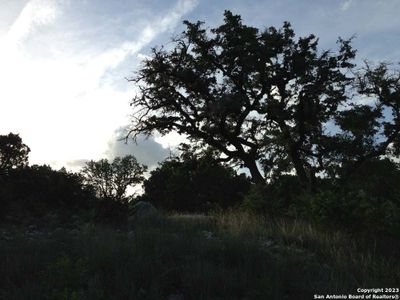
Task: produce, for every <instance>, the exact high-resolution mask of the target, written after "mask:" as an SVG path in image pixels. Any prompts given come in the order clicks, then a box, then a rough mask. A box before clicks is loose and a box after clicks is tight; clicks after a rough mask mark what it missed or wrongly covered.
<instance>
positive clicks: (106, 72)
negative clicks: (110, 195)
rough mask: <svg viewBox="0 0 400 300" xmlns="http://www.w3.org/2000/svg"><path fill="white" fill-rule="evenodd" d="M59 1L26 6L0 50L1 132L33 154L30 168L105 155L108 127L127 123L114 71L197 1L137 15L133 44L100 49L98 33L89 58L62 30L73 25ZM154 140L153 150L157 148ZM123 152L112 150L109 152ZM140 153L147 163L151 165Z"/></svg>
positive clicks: (126, 97)
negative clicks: (160, 13) (156, 13)
mask: <svg viewBox="0 0 400 300" xmlns="http://www.w3.org/2000/svg"><path fill="white" fill-rule="evenodd" d="M66 3H68V1H60V0H58V1H51V0H31V1H29V2H28V3H27V4H26V5H25V6H24V8H23V9H22V11H21V12H20V14H19V16H18V17H17V18H16V19H15V21H14V23H13V24H12V25H11V27H10V29H9V31H8V33H7V34H6V37H5V38H3V40H2V41H1V44H2V45H1V47H0V65H1V66H2V67H1V69H0V82H2V88H1V89H0V106H1V107H2V109H1V110H0V130H1V131H5V133H8V132H10V131H13V132H20V133H21V135H22V136H23V137H24V141H25V142H26V143H27V144H28V145H29V146H30V147H31V149H32V152H31V155H30V162H31V163H37V164H41V163H49V162H51V164H52V165H54V166H56V165H57V167H58V166H60V164H61V165H63V164H64V165H66V164H70V165H71V164H72V165H73V164H74V163H75V162H76V161H77V160H81V159H94V160H98V159H100V158H101V157H102V156H103V155H104V152H105V151H106V150H107V147H108V144H107V143H108V141H109V140H110V137H112V136H113V134H114V130H115V128H117V127H119V126H121V125H122V124H126V123H127V121H128V114H129V113H130V112H131V108H130V106H129V101H130V99H131V98H132V95H133V92H134V91H132V90H130V91H128V90H127V88H125V89H120V88H118V84H119V85H121V86H122V85H123V84H124V86H127V85H128V84H127V82H126V80H125V79H124V77H125V74H124V73H122V72H120V70H119V69H117V68H118V67H119V66H120V65H122V64H123V63H125V62H126V61H127V60H128V59H129V60H130V59H133V60H137V54H138V53H139V51H140V50H141V49H142V48H143V47H145V46H146V45H147V44H149V43H150V42H152V41H153V40H154V39H155V38H157V37H158V36H159V35H160V34H161V33H163V32H165V31H168V30H173V28H175V26H176V25H177V24H178V22H179V21H180V18H182V16H183V15H184V14H186V13H188V12H189V11H190V10H191V9H193V8H194V7H195V6H196V4H197V1H193V0H180V1H178V2H176V4H175V5H174V6H173V7H172V8H171V9H170V10H168V11H167V13H166V14H164V16H162V17H160V18H156V17H155V18H154V19H153V20H148V19H146V20H142V19H140V16H138V22H137V23H138V24H140V25H141V28H142V30H139V31H138V32H140V33H139V34H138V35H137V36H136V37H135V38H134V39H133V40H125V41H124V40H122V41H121V42H120V43H118V46H116V47H112V48H106V49H103V46H104V45H103V44H102V39H101V37H100V36H98V37H97V38H98V40H96V39H95V40H94V41H91V43H92V42H93V43H92V45H94V46H93V48H90V49H92V50H91V51H93V53H88V52H87V50H86V49H87V48H86V47H83V48H82V44H80V43H76V40H75V37H76V36H78V37H79V34H80V32H75V31H68V29H70V27H68V26H67V25H66V24H65V23H63V22H66V21H73V19H68V18H67V17H66V16H67V13H66V12H65V10H66ZM74 9H77V8H76V7H74ZM70 15H71V17H72V14H70ZM59 16H64V19H63V18H58V17H59ZM65 18H66V19H65ZM105 20H106V22H107V20H108V19H107V18H106V17H105ZM139 21H140V22H139ZM110 22H111V21H110ZM130 22H132V21H130ZM50 25H51V26H50ZM53 25H54V26H53ZM111 25H112V24H111ZM111 25H110V26H111ZM87 26H89V27H90V26H96V24H91V23H90V22H89V23H88V24H87ZM39 29H40V30H39ZM66 29H67V30H66ZM90 29H91V28H89V30H90ZM65 30H66V31H65ZM82 30H87V28H84V29H82ZM116 35H118V32H116ZM71 37H72V38H71ZM96 43H98V44H96ZM3 46H5V47H3ZM82 52H83V54H82ZM43 53H46V55H43ZM47 53H49V54H50V55H47ZM130 65H131V62H130ZM153 143H154V144H152V147H153V148H154V147H156V146H157V145H158V144H156V143H155V142H154V141H153ZM122 144H123V143H122ZM120 148H121V149H120ZM122 148H124V147H123V146H122V145H121V146H118V147H117V146H116V148H115V151H123V150H122ZM118 149H120V150H118ZM139 149H142V148H139ZM138 151H140V150H138ZM157 153H158V152H156V153H153V154H154V155H155V157H158V156H157V155H158V154H157ZM144 155H145V153H143V154H142V157H143V159H144V160H145V161H146V162H147V163H153V160H152V159H151V158H150V157H147V158H146V157H144ZM56 162H58V163H56ZM72 165H71V167H73V166H72Z"/></svg>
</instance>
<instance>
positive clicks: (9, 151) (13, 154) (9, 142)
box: [0, 133, 30, 173]
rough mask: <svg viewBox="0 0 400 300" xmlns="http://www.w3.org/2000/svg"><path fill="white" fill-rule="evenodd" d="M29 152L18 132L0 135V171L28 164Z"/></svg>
mask: <svg viewBox="0 0 400 300" xmlns="http://www.w3.org/2000/svg"><path fill="white" fill-rule="evenodd" d="M29 152H30V149H29V147H28V146H27V145H25V144H24V143H23V142H22V139H21V138H20V136H19V135H18V134H14V133H9V134H8V135H0V173H3V172H8V171H9V170H11V169H16V168H19V167H24V166H26V165H28V154H29Z"/></svg>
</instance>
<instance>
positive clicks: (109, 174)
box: [82, 155, 147, 202]
mask: <svg viewBox="0 0 400 300" xmlns="http://www.w3.org/2000/svg"><path fill="white" fill-rule="evenodd" d="M146 169H147V167H146V166H145V165H141V164H139V163H138V162H137V160H136V158H135V157H134V156H132V155H127V156H124V157H122V158H121V157H116V158H115V159H114V160H113V161H112V163H110V162H109V161H108V160H107V159H101V160H99V161H93V160H92V161H89V162H88V163H87V164H86V166H85V167H84V168H83V170H82V175H83V176H84V178H85V181H86V183H87V184H89V185H92V186H93V187H94V189H95V190H96V193H97V195H98V196H99V197H100V198H103V199H113V200H115V201H118V202H125V201H126V200H127V198H126V192H127V188H128V187H129V186H133V185H135V184H138V183H140V182H142V181H143V180H144V177H143V173H144V172H145V171H146Z"/></svg>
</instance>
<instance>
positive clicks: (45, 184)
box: [0, 165, 95, 222]
mask: <svg viewBox="0 0 400 300" xmlns="http://www.w3.org/2000/svg"><path fill="white" fill-rule="evenodd" d="M94 205H95V196H94V193H93V190H92V189H91V188H89V187H86V186H84V184H83V182H82V178H81V176H79V175H77V174H74V173H69V172H67V171H65V170H60V171H56V170H53V169H51V168H50V167H49V166H45V165H44V166H38V165H33V166H30V167H28V166H26V167H24V168H21V169H17V170H12V171H10V172H9V174H8V176H7V177H5V178H3V180H2V181H1V182H0V206H1V208H2V209H1V217H6V216H8V217H11V221H13V222H29V220H30V219H31V218H41V217H43V216H45V215H47V214H48V213H50V212H57V213H58V214H59V216H60V217H61V219H64V218H69V217H70V216H71V215H73V214H80V213H82V212H87V211H88V210H90V209H91V208H92V207H94ZM24 218H25V220H24Z"/></svg>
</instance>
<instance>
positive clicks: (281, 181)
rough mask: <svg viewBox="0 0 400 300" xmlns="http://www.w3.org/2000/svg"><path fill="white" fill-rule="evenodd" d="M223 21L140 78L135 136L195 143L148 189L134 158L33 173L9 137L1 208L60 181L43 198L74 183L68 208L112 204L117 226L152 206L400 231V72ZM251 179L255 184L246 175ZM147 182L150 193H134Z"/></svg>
mask: <svg viewBox="0 0 400 300" xmlns="http://www.w3.org/2000/svg"><path fill="white" fill-rule="evenodd" d="M224 17H225V18H224V22H223V24H222V25H220V26H218V27H215V28H207V27H205V26H204V23H203V22H195V23H192V22H189V21H185V22H184V24H185V25H186V29H185V30H184V31H183V32H182V34H181V35H179V36H178V37H175V38H174V39H173V40H172V44H171V45H172V46H171V47H168V49H166V48H163V47H159V48H153V49H152V55H151V56H149V58H147V59H145V60H144V61H143V62H142V65H141V67H140V68H139V70H138V71H137V73H136V76H135V77H134V78H132V79H131V81H132V82H134V83H135V84H136V86H137V87H138V88H139V93H138V94H137V95H136V96H135V97H134V98H133V100H132V103H131V105H132V107H133V109H134V114H133V117H132V118H133V119H132V124H131V127H130V131H129V134H128V137H130V136H132V137H133V138H134V139H135V138H136V137H137V136H138V135H141V134H145V135H151V134H153V133H155V132H157V133H160V134H167V133H170V132H178V133H180V134H184V135H185V136H187V137H188V139H189V142H190V145H182V146H181V148H180V150H179V153H178V155H176V156H175V157H170V158H169V159H167V160H166V161H164V162H162V163H160V165H159V166H158V167H157V168H156V169H155V170H153V171H151V172H150V174H149V177H148V178H147V179H145V178H144V176H143V174H144V173H145V172H146V170H147V168H146V166H143V165H141V164H139V163H138V162H137V161H136V159H135V157H134V156H127V157H123V158H116V159H114V161H112V162H109V161H107V160H104V159H103V160H100V161H90V162H88V163H87V164H86V166H85V167H84V168H83V169H82V171H81V172H80V173H79V174H71V173H68V172H66V171H65V170H61V171H54V170H51V169H50V168H49V167H45V166H32V167H29V166H28V165H27V161H28V160H27V155H28V153H29V147H28V146H26V145H24V144H23V143H22V141H21V139H20V138H19V136H18V135H14V134H11V133H10V134H9V135H8V136H1V139H0V147H1V149H2V150H1V151H2V152H4V153H0V167H1V168H0V171H1V173H0V174H1V179H0V180H1V184H2V185H1V186H2V191H1V193H2V194H1V195H2V196H1V197H2V198H1V199H2V201H3V202H7V201H6V200H4V199H6V198H7V197H10V196H9V195H10V194H12V193H19V192H20V190H22V189H20V188H15V191H13V192H10V190H7V188H4V186H6V185H5V182H7V180H8V182H9V183H10V182H11V181H10V178H17V177H18V176H19V175H18V176H17V175H16V174H18V172H28V171H27V170H29V172H30V173H29V174H30V175H29V176H33V177H35V176H37V175H38V174H42V175H43V174H46V176H44V175H43V177H44V178H47V179H48V178H53V179H54V178H56V177H57V176H58V177H59V179H58V180H55V182H57V184H60V185H61V186H58V187H57V188H53V187H54V186H57V185H56V184H55V182H53V181H51V182H47V183H46V184H48V188H46V189H42V191H43V190H46V191H50V190H54V189H58V188H59V189H63V188H66V186H65V187H64V186H62V184H66V185H69V184H70V183H73V184H75V187H76V188H77V189H78V190H79V192H76V191H75V192H73V193H72V192H71V193H72V194H68V195H70V196H68V197H67V198H68V199H75V198H74V197H78V198H79V199H86V200H79V201H82V203H84V202H85V201H87V200H88V199H97V200H99V199H102V200H103V202H101V203H103V204H102V205H103V206H104V207H103V208H104V209H103V213H104V214H105V215H106V214H107V211H112V209H111V206H112V205H114V204H115V203H118V204H119V205H120V206H121V207H127V206H129V203H132V200H135V201H137V200H145V201H149V202H152V203H153V204H154V205H156V206H157V207H159V208H161V209H166V210H175V211H187V212H193V211H202V212H207V211H210V210H215V209H226V208H229V207H237V208H243V209H250V210H254V211H256V212H263V213H266V214H269V215H272V216H273V215H281V216H282V215H283V216H290V217H302V218H311V219H313V220H317V221H321V222H326V221H328V222H336V223H338V224H342V225H343V224H344V225H345V226H349V227H352V228H356V227H358V226H359V227H363V228H365V227H368V228H372V229H378V230H389V231H390V232H400V187H398V182H399V180H400V168H399V163H398V162H399V153H400V72H399V69H396V68H395V67H393V65H392V64H389V63H378V64H373V63H370V62H364V63H363V64H362V65H361V66H357V65H356V63H355V61H356V50H355V49H353V48H352V45H351V43H352V41H351V39H348V40H345V39H341V38H339V39H338V41H337V50H320V49H319V48H318V38H317V37H316V36H314V35H308V36H305V37H300V38H296V36H295V33H294V30H293V29H292V27H291V25H290V23H288V22H285V23H284V24H283V26H282V27H281V28H275V27H268V28H265V29H258V28H255V27H251V26H247V25H245V24H243V22H242V19H241V17H240V16H239V15H234V14H232V13H231V12H230V11H225V14H224ZM7 143H8V146H6V145H7ZM11 145H12V146H11ZM7 147H8V148H7ZM6 148H7V150H6V151H5V150H4V149H6ZM242 168H247V169H248V171H249V173H250V175H251V176H250V178H248V177H246V176H245V175H238V172H237V170H238V169H242ZM22 170H24V171H22ZM32 174H36V175H32ZM13 176H14V177H13ZM15 176H17V177H15ZM24 176H25V177H24ZM24 176H22V177H23V178H28V175H27V174H25V175H24ZM39 177H40V176H39ZM7 178H8V179H7ZM47 179H46V180H47ZM61 179H62V180H61ZM13 180H14V179H13ZM15 180H16V179H15ZM18 180H20V179H18ZM30 180H31V179H30ZM43 180H44V179H43ZM67 182H68V183H67ZM142 182H143V191H144V193H143V194H142V195H140V196H137V197H133V196H132V195H130V196H129V195H127V193H126V191H127V188H128V187H129V186H132V185H135V184H139V183H142ZM21 184H22V183H21ZM27 184H28V183H27V182H23V185H24V186H29V184H28V185H27ZM10 185H12V184H10ZM34 186H37V185H35V184H32V188H34ZM5 191H6V192H5ZM54 193H56V192H55V191H54ZM62 194H63V195H66V194H65V193H62ZM89 194H90V195H91V196H90V197H89V196H87V195H89ZM27 197H28V196H27ZM38 197H39V196H38ZM46 197H47V196H46ZM46 197H45V198H46ZM48 197H49V199H50V198H52V197H50V196H48ZM57 197H59V198H60V197H61V198H62V195H59V196H57ZM20 198H21V197H20ZM22 198H23V197H22ZM28 198H29V197H28ZM51 201H53V200H50V202H51ZM65 201H67V200H65ZM68 201H72V200H68ZM79 201H78V202H79ZM11 202H12V201H9V203H11ZM7 203H8V202H7ZM110 203H111V204H110ZM110 205H111V206H110ZM121 207H120V208H121ZM118 209H119V208H118ZM118 209H116V210H115V212H117V211H124V210H123V209H122V208H121V210H118ZM112 214H113V213H110V214H109V215H112ZM100 215H101V214H100ZM109 217H110V216H109Z"/></svg>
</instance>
